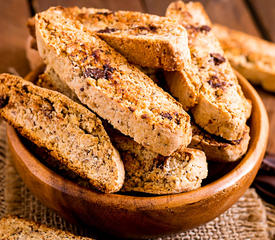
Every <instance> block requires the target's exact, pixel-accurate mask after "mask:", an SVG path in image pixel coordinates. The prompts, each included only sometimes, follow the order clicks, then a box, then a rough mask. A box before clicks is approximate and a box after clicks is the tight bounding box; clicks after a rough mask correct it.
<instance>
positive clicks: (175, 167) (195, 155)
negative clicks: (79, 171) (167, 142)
mask: <svg viewBox="0 0 275 240" xmlns="http://www.w3.org/2000/svg"><path fill="white" fill-rule="evenodd" d="M145 72H147V73H148V74H153V73H154V72H153V70H152V71H151V70H148V69H146V70H145ZM153 75H154V74H153ZM55 81H57V82H60V80H58V76H57V75H56V74H52V71H51V70H48V68H47V69H46V71H45V73H44V74H43V78H40V80H38V84H40V85H43V86H44V87H46V88H50V89H54V90H57V91H60V92H62V93H64V94H66V95H68V96H70V95H71V94H70V92H68V91H67V90H66V86H64V84H63V87H62V85H59V86H58V88H56V85H55V84H52V83H53V82H55ZM103 125H104V127H105V129H106V131H107V133H108V135H109V136H110V139H111V141H112V143H113V144H114V146H116V148H117V149H118V150H119V152H120V155H121V158H122V161H123V163H124V167H125V181H124V185H123V188H122V189H121V190H122V191H136V192H144V193H150V194H172V193H179V192H185V191H190V190H193V189H196V188H198V187H200V185H201V182H202V180H203V179H204V178H206V176H207V164H206V158H205V155H204V153H203V152H202V151H199V150H195V149H189V148H180V149H179V150H177V151H176V152H174V153H173V154H172V155H171V156H169V157H163V156H161V155H159V154H157V153H154V152H152V151H150V150H148V149H145V148H144V147H142V146H141V145H140V144H138V143H136V142H135V141H134V140H133V139H131V138H130V137H127V136H125V135H123V134H121V133H120V132H119V131H117V130H115V129H113V128H112V127H111V126H110V125H109V124H108V123H106V122H103ZM39 155H41V154H39ZM49 160H50V162H49ZM45 161H46V162H48V163H49V164H50V165H51V166H52V167H53V168H54V169H59V170H60V167H59V166H58V164H56V163H55V161H54V160H53V159H49V158H47V159H46V160H45ZM61 171H62V173H63V175H66V176H68V177H69V178H71V179H74V180H75V181H77V183H78V184H80V185H82V186H83V185H84V186H85V187H89V186H87V184H85V182H83V181H80V180H79V179H78V178H75V176H72V174H71V173H70V172H68V171H67V170H66V169H61Z"/></svg>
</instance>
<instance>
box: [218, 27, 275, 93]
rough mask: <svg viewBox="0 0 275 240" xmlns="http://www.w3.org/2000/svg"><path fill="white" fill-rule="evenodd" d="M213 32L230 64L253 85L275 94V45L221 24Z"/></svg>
mask: <svg viewBox="0 0 275 240" xmlns="http://www.w3.org/2000/svg"><path fill="white" fill-rule="evenodd" d="M213 30H214V33H215V34H216V37H217V38H218V39H219V41H220V43H221V46H222V48H223V50H224V53H225V55H226V57H227V58H228V60H229V61H230V64H231V65H232V66H233V67H234V68H235V69H237V70H238V71H239V72H240V73H241V74H243V75H244V76H245V77H246V78H248V79H249V80H250V81H251V82H252V83H254V84H259V85H262V87H263V88H264V89H266V90H268V91H272V92H275V44H274V43H272V42H268V41H265V40H263V39H260V38H257V37H254V36H251V35H248V34H246V33H243V32H239V31H236V30H233V29H229V28H227V27H225V26H222V25H219V24H215V25H214V26H213Z"/></svg>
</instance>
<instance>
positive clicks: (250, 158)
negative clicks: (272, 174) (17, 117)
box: [7, 66, 268, 204]
mask: <svg viewBox="0 0 275 240" xmlns="http://www.w3.org/2000/svg"><path fill="white" fill-rule="evenodd" d="M43 69H44V67H43V66H41V67H40V68H38V69H36V70H35V71H33V72H31V73H30V74H29V75H27V77H26V78H25V79H26V80H28V81H31V82H33V81H34V80H35V79H36V78H37V77H38V74H40V73H41V72H42V71H43ZM236 74H237V76H238V79H239V82H240V84H241V86H242V89H243V91H244V94H245V95H246V97H247V98H249V99H251V101H252V104H253V111H252V116H251V118H250V120H249V125H250V128H251V132H250V136H251V140H250V143H249V148H248V151H247V153H246V155H245V156H244V157H243V158H242V159H241V160H240V161H237V162H235V163H210V164H209V169H210V170H209V177H208V178H207V179H206V180H205V181H204V182H203V186H202V187H201V188H199V189H197V190H193V191H190V192H185V193H179V194H173V201H174V202H177V201H182V200H183V199H185V200H186V201H191V202H194V201H199V200H200V199H205V198H208V197H210V196H211V195H212V194H214V193H217V192H219V191H223V190H224V189H226V188H227V187H230V186H233V185H234V184H235V183H236V182H237V181H238V180H240V179H241V178H243V177H244V176H245V175H246V174H247V173H249V172H250V171H251V170H252V169H253V168H255V167H256V168H257V169H258V168H259V166H260V163H261V158H262V156H263V154H264V150H265V148H266V144H267V136H268V119H267V114H266V111H265V108H264V105H263V103H262V101H261V99H260V97H259V96H258V94H257V92H256V91H255V90H254V88H253V87H252V86H251V85H250V84H249V83H248V82H247V80H246V79H245V78H244V77H242V76H241V75H240V74H239V73H237V72H236ZM7 134H8V139H9V142H10V144H11V145H13V148H17V150H18V151H20V153H21V155H22V159H23V158H24V161H25V163H26V164H28V165H29V166H30V167H31V168H33V170H34V171H37V169H40V170H39V171H42V170H43V171H45V172H47V173H48V174H50V175H51V178H54V179H55V181H54V182H55V184H53V183H49V184H51V185H52V187H54V188H60V189H62V186H58V184H61V185H64V184H67V185H68V188H71V189H72V192H73V191H74V190H75V191H76V192H79V191H85V192H87V193H88V194H87V195H86V197H89V196H92V197H95V196H97V197H100V196H102V193H99V192H96V191H93V190H90V189H86V188H83V187H81V186H79V185H77V184H75V183H74V182H72V181H70V180H68V179H65V178H63V177H62V176H60V175H58V174H57V173H55V172H54V171H52V170H50V169H49V168H47V167H46V166H45V165H44V164H42V163H41V162H40V161H39V156H35V155H34V154H33V153H32V152H33V151H32V150H31V148H30V147H29V145H28V143H27V142H26V141H24V140H22V138H21V137H19V136H18V135H17V133H16V131H15V130H14V129H13V128H12V127H10V126H9V127H8V131H7ZM37 177H38V178H43V176H39V174H37ZM41 181H46V182H47V180H46V179H41ZM104 195H108V198H109V200H110V201H112V199H113V198H117V197H120V198H121V199H122V200H123V199H124V200H123V201H125V202H127V201H128V200H129V199H137V198H138V199H139V200H140V203H141V204H142V200H143V199H144V200H145V199H148V198H153V199H158V201H159V203H161V202H162V201H166V199H167V198H170V197H169V196H168V195H161V196H154V195H147V194H136V193H135V194H134V195H132V194H124V193H123V194H120V193H116V194H104ZM170 196H171V195H170Z"/></svg>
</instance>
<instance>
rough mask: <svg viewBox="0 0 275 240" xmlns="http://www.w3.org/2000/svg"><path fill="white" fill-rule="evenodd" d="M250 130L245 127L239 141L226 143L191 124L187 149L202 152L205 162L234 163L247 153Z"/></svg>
mask: <svg viewBox="0 0 275 240" xmlns="http://www.w3.org/2000/svg"><path fill="white" fill-rule="evenodd" d="M249 132H250V129H249V127H248V126H246V127H245V130H244V132H243V136H242V137H241V138H240V139H239V140H235V141H226V140H224V139H222V138H220V137H216V136H214V135H211V134H209V133H207V132H206V131H204V130H203V129H201V128H200V127H199V126H197V125H196V124H195V123H192V133H193V136H192V141H191V143H190V145H189V146H188V147H190V148H195V149H200V150H202V151H204V153H205V155H206V159H207V161H215V162H234V161H237V160H239V159H240V158H241V157H242V156H243V155H244V154H245V153H246V151H247V148H248V144H249V140H250V136H249Z"/></svg>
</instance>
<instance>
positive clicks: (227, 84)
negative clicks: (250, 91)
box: [166, 2, 251, 140]
mask: <svg viewBox="0 0 275 240" xmlns="http://www.w3.org/2000/svg"><path fill="white" fill-rule="evenodd" d="M166 16H169V17H171V18H174V19H176V20H177V21H178V22H179V23H180V24H182V25H183V26H184V27H185V28H186V29H187V31H188V38H189V48H190V52H191V58H192V61H193V63H194V65H196V67H197V69H198V72H199V76H200V80H201V83H202V86H201V87H200V94H199V100H198V104H197V105H196V106H195V107H194V108H193V109H192V113H193V116H194V119H195V122H196V123H197V124H198V125H200V126H201V127H202V128H204V129H205V130H207V131H208V132H209V133H211V134H214V135H217V136H221V137H223V138H225V139H227V140H237V139H239V138H240V137H241V136H242V134H243V131H244V130H245V124H246V120H247V118H248V117H249V116H250V113H251V103H250V101H248V100H247V99H246V98H245V97H244V94H243V92H242V90H241V87H240V85H239V84H238V80H237V77H236V75H235V74H234V72H233V70H232V68H231V66H230V64H229V62H228V61H227V59H226V58H225V57H224V52H223V50H222V48H221V46H220V44H219V42H218V40H217V39H216V37H215V34H214V32H213V31H212V29H211V28H212V26H211V22H210V20H209V18H208V16H207V14H206V13H205V11H204V9H203V6H202V5H201V4H200V3H198V2H190V3H188V4H185V3H183V2H174V3H171V4H170V5H169V7H168V9H167V13H166ZM175 81H178V85H180V84H182V83H181V81H182V78H181V77H180V76H179V77H178V78H176V79H175ZM168 82H169V79H168ZM175 85H177V83H175ZM183 91H184V89H183ZM172 94H173V92H172ZM183 94H184V93H183Z"/></svg>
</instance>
